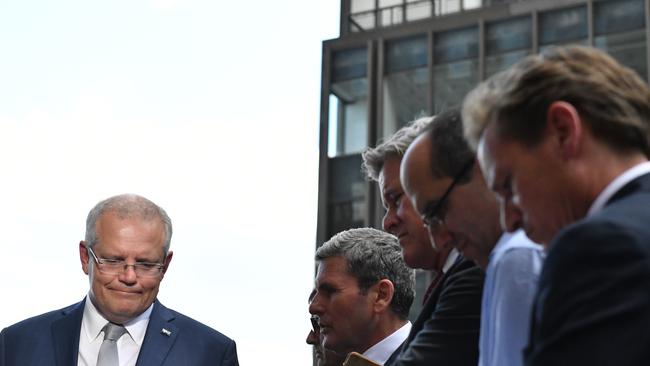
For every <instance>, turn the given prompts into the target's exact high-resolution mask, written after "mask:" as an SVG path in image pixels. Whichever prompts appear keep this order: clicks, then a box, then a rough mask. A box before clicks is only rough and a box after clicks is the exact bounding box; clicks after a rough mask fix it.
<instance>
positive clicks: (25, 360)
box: [0, 300, 238, 366]
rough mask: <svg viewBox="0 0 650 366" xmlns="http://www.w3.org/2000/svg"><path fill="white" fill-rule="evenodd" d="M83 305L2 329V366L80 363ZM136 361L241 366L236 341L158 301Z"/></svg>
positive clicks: (148, 365) (143, 365)
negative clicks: (78, 360) (78, 359)
mask: <svg viewBox="0 0 650 366" xmlns="http://www.w3.org/2000/svg"><path fill="white" fill-rule="evenodd" d="M84 304H85V300H84V301H81V302H79V303H77V304H74V305H72V306H69V307H67V308H64V309H60V310H56V311H52V312H49V313H46V314H42V315H39V316H36V317H33V318H29V319H26V320H23V321H21V322H19V323H16V324H14V325H12V326H10V327H8V328H5V329H3V330H2V333H0V366H39V365H42V366H45V365H48V366H52V365H56V366H76V365H77V358H78V354H79V333H80V330H81V318H82V317H83V310H84ZM163 329H166V330H167V331H169V333H168V334H165V333H167V332H163V331H162V330H163ZM136 365H137V366H162V365H167V366H172V365H191V366H195V365H205V366H208V365H212V366H217V365H221V366H237V365H238V360H237V350H236V348H235V342H234V341H232V340H231V339H229V338H228V337H226V336H224V335H223V334H221V333H219V332H217V331H216V330H214V329H212V328H210V327H208V326H206V325H203V324H201V323H199V322H197V321H196V320H194V319H191V318H189V317H187V316H185V315H183V314H180V313H178V312H176V311H174V310H171V309H168V308H166V307H164V306H163V305H162V304H161V303H160V302H158V301H156V302H155V303H154V306H153V310H152V312H151V317H150V319H149V325H148V326H147V332H146V334H145V337H144V342H143V343H142V347H141V348H140V353H139V355H138V361H137V363H136Z"/></svg>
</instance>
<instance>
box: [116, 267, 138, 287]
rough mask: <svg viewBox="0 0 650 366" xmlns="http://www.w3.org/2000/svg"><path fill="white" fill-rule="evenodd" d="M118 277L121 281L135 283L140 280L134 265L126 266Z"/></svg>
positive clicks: (129, 283)
mask: <svg viewBox="0 0 650 366" xmlns="http://www.w3.org/2000/svg"><path fill="white" fill-rule="evenodd" d="M118 278H119V279H120V281H121V282H123V283H125V284H128V285H133V284H135V283H136V282H138V276H137V274H136V273H135V267H134V266H132V265H128V266H124V270H123V271H122V273H120V274H119V276H118Z"/></svg>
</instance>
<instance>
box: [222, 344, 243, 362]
mask: <svg viewBox="0 0 650 366" xmlns="http://www.w3.org/2000/svg"><path fill="white" fill-rule="evenodd" d="M221 366H239V360H238V359H237V345H236V344H235V341H230V343H229V344H228V347H227V348H226V351H225V352H224V358H223V361H222V362H221Z"/></svg>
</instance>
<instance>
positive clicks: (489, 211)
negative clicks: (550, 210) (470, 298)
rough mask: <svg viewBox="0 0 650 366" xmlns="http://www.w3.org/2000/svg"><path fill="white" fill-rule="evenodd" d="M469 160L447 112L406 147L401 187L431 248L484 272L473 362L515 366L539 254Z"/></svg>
mask: <svg viewBox="0 0 650 366" xmlns="http://www.w3.org/2000/svg"><path fill="white" fill-rule="evenodd" d="M475 161H476V157H475V154H474V152H473V151H472V150H471V149H470V147H469V146H468V144H467V142H466V141H465V139H464V136H463V126H462V122H461V119H460V113H459V111H458V110H450V111H448V112H445V113H442V114H440V115H439V116H437V117H436V118H435V120H434V121H433V122H432V123H431V124H430V126H429V127H428V128H427V129H426V130H425V131H424V132H423V133H422V134H421V135H420V136H418V137H417V138H416V139H415V141H414V142H413V143H412V144H411V146H410V147H409V148H408V150H407V152H406V154H405V155H404V161H403V163H402V167H401V172H400V173H401V181H402V184H403V186H404V189H405V191H406V193H407V195H408V196H409V197H410V199H411V201H412V203H413V205H414V206H415V208H416V210H417V211H418V212H419V213H420V215H421V216H422V220H423V222H424V223H425V225H426V226H427V227H428V229H429V234H430V236H431V239H432V241H433V242H434V243H435V245H436V246H438V245H453V246H455V247H456V248H457V249H458V250H459V251H460V252H461V253H462V254H463V255H464V256H465V257H467V258H469V259H471V260H473V261H474V262H475V263H476V264H477V265H478V266H479V267H481V268H482V269H484V270H485V271H486V278H485V286H484V288H483V298H482V300H481V301H482V303H481V320H480V340H479V344H478V347H479V352H480V355H479V362H478V364H479V365H481V366H484V365H495V366H496V365H522V364H523V358H522V351H523V348H524V346H525V344H526V341H527V339H528V335H529V324H530V313H531V308H532V301H533V296H534V294H535V290H536V286H537V279H538V274H539V272H540V270H541V265H542V259H543V251H542V248H541V247H540V246H539V245H536V244H534V243H532V242H531V241H530V240H528V238H527V237H526V236H525V234H524V233H523V232H522V231H521V230H517V228H518V227H519V224H520V223H519V222H518V221H517V220H516V217H517V216H516V215H509V216H508V217H509V218H510V219H511V220H510V221H508V222H504V223H502V224H501V223H500V220H499V202H498V201H497V198H496V196H495V195H494V194H493V193H492V192H491V191H490V190H489V189H488V187H487V186H486V184H485V181H484V180H483V176H482V174H481V170H480V167H479V166H478V164H476V163H475ZM506 209H511V210H512V207H507V208H506ZM502 226H503V227H505V228H508V229H509V230H511V231H514V232H513V233H503V230H502ZM469 321H470V320H469V319H468V322H469ZM477 321H478V320H477Z"/></svg>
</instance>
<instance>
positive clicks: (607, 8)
mask: <svg viewBox="0 0 650 366" xmlns="http://www.w3.org/2000/svg"><path fill="white" fill-rule="evenodd" d="M649 6H650V5H649V2H648V1H646V0H562V1H556V0H517V1H515V0H510V1H508V0H492V1H486V0H483V1H481V0H342V1H341V36H340V37H339V38H337V39H332V40H328V41H325V42H324V43H323V64H322V65H323V70H322V75H323V77H322V85H321V119H320V126H321V128H320V167H319V169H320V175H319V205H318V207H319V213H318V230H317V245H319V244H321V243H323V242H324V241H326V240H327V239H328V238H329V237H331V236H332V235H333V234H335V233H337V232H338V231H341V230H344V229H347V228H352V227H361V226H372V227H376V228H381V217H382V216H383V213H384V211H383V207H382V205H381V201H380V198H379V192H378V190H377V187H376V184H375V183H371V182H368V181H366V180H365V179H364V177H363V175H362V172H361V155H360V153H361V151H363V149H364V148H366V147H367V146H375V145H376V143H377V141H379V140H380V139H381V138H383V137H385V136H389V135H391V134H392V133H394V132H395V131H396V130H397V129H399V128H400V127H402V126H403V125H405V124H406V123H407V122H409V121H411V120H413V119H415V118H417V117H419V116H422V115H431V114H436V113H439V112H440V111H443V110H445V109H447V108H450V107H455V106H459V105H460V104H461V102H462V100H463V98H464V96H465V94H466V93H467V92H468V91H469V90H471V89H472V88H473V87H474V86H475V85H476V84H477V83H478V82H480V81H482V80H484V79H486V78H487V77H489V76H491V75H493V74H495V73H497V72H499V71H501V70H504V69H506V68H508V67H509V66H510V65H512V64H513V63H515V62H516V61H518V60H520V59H521V58H523V57H525V56H526V55H529V54H534V53H538V52H540V51H542V50H543V49H544V48H546V47H549V46H553V45H563V44H584V45H592V46H594V47H598V48H600V49H603V50H605V51H606V52H608V53H609V54H611V55H612V56H613V57H615V58H616V59H618V60H619V61H620V62H621V63H623V64H624V65H627V66H628V67H630V68H632V69H633V70H635V71H636V72H637V73H638V74H639V75H640V76H641V77H642V78H644V79H646V80H647V79H648V68H649V66H648V61H649V57H648V35H649V29H648V27H647V24H648V21H649V18H648V16H649V15H648V14H649V9H648V8H649ZM427 282H428V279H427V278H426V274H424V273H421V274H419V275H418V291H419V292H423V286H425V285H426V283H427ZM418 311H419V303H418V300H416V304H415V306H414V310H413V313H414V314H416V313H417V312H418Z"/></svg>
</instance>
